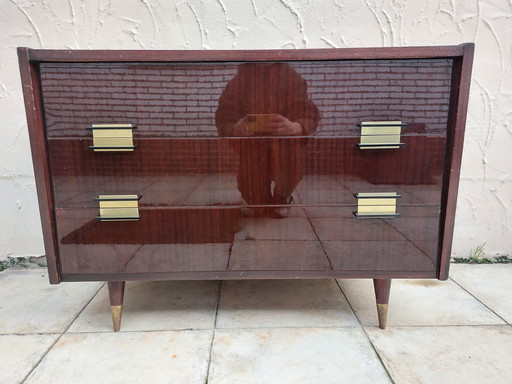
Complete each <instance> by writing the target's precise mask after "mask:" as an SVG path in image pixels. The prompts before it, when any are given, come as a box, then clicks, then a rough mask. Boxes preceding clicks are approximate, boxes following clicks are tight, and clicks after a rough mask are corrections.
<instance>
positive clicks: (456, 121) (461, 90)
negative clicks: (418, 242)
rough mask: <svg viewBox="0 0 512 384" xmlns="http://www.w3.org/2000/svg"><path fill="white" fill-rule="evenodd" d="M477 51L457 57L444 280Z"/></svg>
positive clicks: (467, 48) (468, 49)
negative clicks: (474, 57) (474, 58)
mask: <svg viewBox="0 0 512 384" xmlns="http://www.w3.org/2000/svg"><path fill="white" fill-rule="evenodd" d="M474 50H475V46H474V44H473V43H468V44H464V51H463V55H462V56H461V57H458V58H455V59H454V61H453V71H452V87H451V89H452V93H451V98H450V116H449V123H448V136H447V146H446V148H447V152H446V162H445V170H446V172H445V178H444V181H443V206H442V211H441V228H440V242H439V252H440V255H441V259H440V264H439V271H438V279H440V280H446V279H447V278H448V272H449V268H450V256H451V249H452V241H453V227H454V224H455V210H456V205H457V190H458V186H459V177H460V167H461V162H462V147H463V145H464V129H465V126H466V118H467V110H468V100H469V89H470V84H471V71H472V66H473V55H474Z"/></svg>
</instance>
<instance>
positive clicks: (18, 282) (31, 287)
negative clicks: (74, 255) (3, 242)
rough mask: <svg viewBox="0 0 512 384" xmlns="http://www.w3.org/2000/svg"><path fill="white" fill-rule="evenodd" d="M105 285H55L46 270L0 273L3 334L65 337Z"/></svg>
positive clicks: (0, 323) (93, 283)
mask: <svg viewBox="0 0 512 384" xmlns="http://www.w3.org/2000/svg"><path fill="white" fill-rule="evenodd" d="M102 284H103V283H98V282H84V283H61V284H58V285H51V284H50V283H49V282H48V273H47V272H46V270H43V269H31V270H7V271H4V272H2V273H0V334H28V333H62V332H64V331H65V330H66V329H67V328H68V327H69V325H70V324H71V322H72V321H73V320H74V319H75V318H76V317H77V316H78V314H79V313H80V311H81V310H82V309H83V308H84V306H85V305H86V304H87V303H88V302H89V301H90V300H91V298H92V297H93V296H94V295H95V294H96V292H97V291H98V290H99V289H100V287H101V285H102Z"/></svg>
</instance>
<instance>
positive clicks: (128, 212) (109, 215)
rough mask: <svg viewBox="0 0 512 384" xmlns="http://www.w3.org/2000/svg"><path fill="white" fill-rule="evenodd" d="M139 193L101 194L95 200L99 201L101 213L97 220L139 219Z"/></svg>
mask: <svg viewBox="0 0 512 384" xmlns="http://www.w3.org/2000/svg"><path fill="white" fill-rule="evenodd" d="M141 197H142V196H138V195H99V196H98V197H96V198H95V199H94V201H97V202H99V206H100V214H99V216H96V220H100V221H133V220H139V219H140V215H139V200H140V198H141Z"/></svg>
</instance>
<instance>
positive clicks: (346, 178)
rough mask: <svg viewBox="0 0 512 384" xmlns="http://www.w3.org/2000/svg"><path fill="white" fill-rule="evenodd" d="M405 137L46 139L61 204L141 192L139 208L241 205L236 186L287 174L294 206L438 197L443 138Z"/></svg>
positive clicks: (417, 200) (433, 199)
mask: <svg viewBox="0 0 512 384" xmlns="http://www.w3.org/2000/svg"><path fill="white" fill-rule="evenodd" d="M402 141H403V142H404V143H405V146H404V147H402V148H399V149H385V150H362V149H360V148H359V147H358V145H357V143H358V139H356V138H337V139H330V138H322V137H312V138H309V139H291V138H290V139H219V138H217V139H193V140H192V139H191V140H187V139H138V140H136V141H135V144H136V148H135V150H134V151H132V152H95V151H92V150H90V149H89V145H90V140H88V139H51V140H49V150H50V161H51V168H52V172H53V177H54V182H53V189H54V198H55V205H56V206H57V207H59V208H60V207H94V206H96V204H95V203H94V201H93V198H94V197H96V196H97V195H99V194H137V195H141V196H142V198H141V201H140V204H141V205H142V206H203V205H204V206H211V205H245V204H251V203H253V202H252V201H244V198H243V196H242V194H241V191H242V190H243V189H244V188H245V189H253V190H261V189H262V185H264V184H265V183H270V181H269V180H267V179H269V178H272V179H273V180H274V181H275V179H276V178H281V179H287V178H290V179H292V178H293V179H294V183H295V184H297V185H296V186H295V188H294V189H293V197H294V203H295V204H298V205H305V206H318V205H321V206H338V205H353V204H356V200H355V198H354V194H357V193H364V192H377V193H378V192H397V193H399V194H400V195H402V199H401V200H400V204H406V205H407V204H420V205H425V204H427V205H432V204H439V202H440V198H441V183H442V169H443V165H444V164H443V154H444V150H445V138H444V137H443V136H421V135H418V136H404V137H403V138H402ZM290 174H291V175H290ZM244 196H245V195H244Z"/></svg>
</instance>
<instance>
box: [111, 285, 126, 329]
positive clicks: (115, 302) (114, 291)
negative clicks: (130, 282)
mask: <svg viewBox="0 0 512 384" xmlns="http://www.w3.org/2000/svg"><path fill="white" fill-rule="evenodd" d="M124 285H125V282H124V281H109V282H108V295H109V297H110V310H111V311H112V323H113V324H114V332H119V330H120V329H121V315H122V314H123V299H124Z"/></svg>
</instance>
